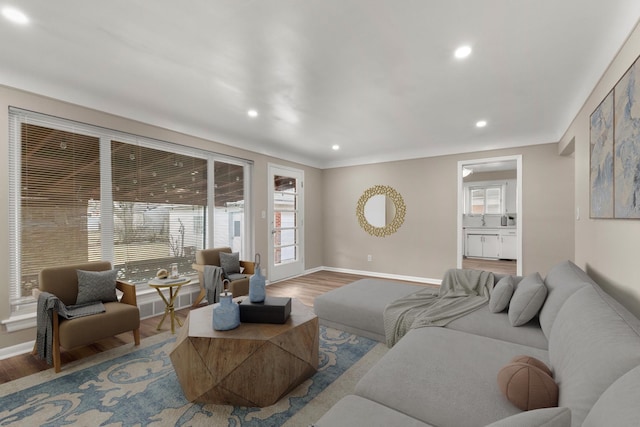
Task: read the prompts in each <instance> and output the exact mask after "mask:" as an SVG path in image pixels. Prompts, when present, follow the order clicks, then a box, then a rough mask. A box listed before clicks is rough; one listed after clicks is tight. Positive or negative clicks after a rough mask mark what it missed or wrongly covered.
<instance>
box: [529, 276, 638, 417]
mask: <svg viewBox="0 0 640 427" xmlns="http://www.w3.org/2000/svg"><path fill="white" fill-rule="evenodd" d="M534 356H535V355H534ZM549 359H550V361H551V366H552V367H553V370H554V374H555V380H556V382H557V383H558V384H560V396H559V401H558V403H559V405H560V406H566V407H568V408H570V409H571V412H572V424H573V425H574V426H579V425H581V424H582V422H583V420H584V419H585V417H586V416H587V413H588V412H589V410H591V407H592V406H593V405H594V404H595V403H596V401H597V400H598V399H599V398H600V396H601V395H602V393H604V391H605V390H606V389H607V388H608V387H609V386H610V385H611V384H613V383H614V381H616V380H617V379H618V378H619V377H621V376H622V375H623V374H624V373H626V372H628V371H629V370H630V369H632V368H634V367H636V366H638V365H640V320H638V319H636V318H634V317H633V316H631V315H630V314H629V313H628V311H626V310H625V309H624V308H623V307H622V306H620V304H619V303H617V302H616V301H614V300H613V299H612V298H611V297H609V296H608V295H606V294H604V293H602V292H599V291H598V290H597V289H596V288H594V287H591V286H588V287H584V288H582V289H579V290H577V291H576V292H574V293H573V294H572V295H571V296H570V297H569V298H567V300H566V302H565V303H564V304H563V305H562V307H561V309H560V311H559V312H558V315H557V316H556V319H555V322H554V324H553V328H552V329H551V336H550V337H549Z"/></svg>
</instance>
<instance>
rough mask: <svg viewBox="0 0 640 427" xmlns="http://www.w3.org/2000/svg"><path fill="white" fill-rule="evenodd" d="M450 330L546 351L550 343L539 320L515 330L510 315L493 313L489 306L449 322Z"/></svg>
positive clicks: (534, 319) (447, 326)
mask: <svg viewBox="0 0 640 427" xmlns="http://www.w3.org/2000/svg"><path fill="white" fill-rule="evenodd" d="M445 327H446V328H448V329H455V330H456V331H462V332H468V333H470V334H475V335H482V336H485V337H489V338H495V339H498V340H502V341H509V342H512V343H515V344H522V345H526V346H530V347H536V348H540V349H543V350H546V349H547V347H548V345H549V343H548V341H547V337H545V336H544V334H543V333H542V330H541V329H540V323H538V318H537V317H534V318H533V319H531V320H530V321H529V322H528V323H526V324H524V325H522V326H519V327H517V328H514V327H513V326H511V323H510V322H509V314H508V313H507V312H506V311H504V312H502V313H492V312H490V311H489V307H488V306H484V307H481V308H479V309H477V310H475V311H473V312H471V313H469V314H467V315H465V316H463V317H461V318H459V319H456V320H453V321H452V322H449V324H447V325H446V326H445ZM505 362H506V361H505Z"/></svg>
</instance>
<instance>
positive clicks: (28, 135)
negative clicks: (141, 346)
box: [9, 108, 252, 311]
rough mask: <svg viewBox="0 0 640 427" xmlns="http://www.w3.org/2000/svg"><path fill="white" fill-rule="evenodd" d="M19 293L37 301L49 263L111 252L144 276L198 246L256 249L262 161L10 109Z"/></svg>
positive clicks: (136, 277)
mask: <svg viewBox="0 0 640 427" xmlns="http://www.w3.org/2000/svg"><path fill="white" fill-rule="evenodd" d="M9 140H10V144H9V157H10V159H9V160H10V161H9V164H10V170H9V176H10V177H9V181H10V189H9V197H10V213H9V218H10V222H11V224H10V233H9V234H10V236H9V245H10V253H11V255H10V260H9V264H10V269H11V271H10V274H9V275H10V292H9V295H10V300H11V304H12V310H14V311H15V309H16V307H19V306H20V304H22V303H23V302H24V303H31V302H33V298H32V297H31V295H32V294H31V291H32V289H34V288H36V287H37V286H38V284H37V276H38V273H39V271H40V270H41V269H42V268H43V267H47V266H57V265H63V264H74V263H82V262H86V261H92V260H99V259H106V260H109V261H111V262H112V264H113V265H114V267H115V268H117V269H118V270H119V272H120V273H119V274H120V277H121V278H124V279H126V280H131V281H133V282H135V283H144V284H146V282H147V281H148V279H149V278H151V277H153V276H154V275H155V273H156V271H157V270H158V269H159V268H167V267H169V265H170V264H171V263H173V262H177V263H178V264H179V272H180V273H181V274H189V273H192V272H193V271H192V270H191V264H192V263H193V262H194V260H195V251H196V250H197V249H202V248H204V247H207V246H208V245H207V242H209V243H210V244H211V243H213V244H214V245H215V246H230V247H231V248H232V249H233V250H234V251H237V252H240V253H241V255H243V256H244V255H245V253H247V254H249V253H252V250H251V244H252V239H251V238H250V231H251V230H252V225H251V221H247V220H246V218H245V210H246V209H247V208H248V205H249V203H250V200H249V199H250V186H249V184H250V179H249V178H250V176H251V166H252V162H251V161H248V160H244V159H237V158H233V157H229V156H224V155H220V154H217V153H212V152H207V151H204V150H199V149H195V148H191V147H185V146H181V145H177V144H175V143H169V142H166V141H159V140H154V139H150V138H143V137H138V136H136V135H131V134H126V133H122V132H118V131H113V130H110V129H105V128H100V127H96V126H92V125H88V124H83V123H78V122H73V121H69V120H65V119H59V118H56V117H52V116H47V115H43V114H39V113H34V112H31V111H25V110H21V109H16V108H10V110H9Z"/></svg>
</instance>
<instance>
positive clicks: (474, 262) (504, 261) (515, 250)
mask: <svg viewBox="0 0 640 427" xmlns="http://www.w3.org/2000/svg"><path fill="white" fill-rule="evenodd" d="M457 172H458V215H457V228H458V230H457V237H458V245H457V246H458V254H457V260H458V261H457V266H458V268H472V269H480V270H488V271H493V272H495V273H503V274H518V275H521V274H522V156H521V155H517V156H504V157H493V158H487V159H475V160H464V161H460V162H458V171H457Z"/></svg>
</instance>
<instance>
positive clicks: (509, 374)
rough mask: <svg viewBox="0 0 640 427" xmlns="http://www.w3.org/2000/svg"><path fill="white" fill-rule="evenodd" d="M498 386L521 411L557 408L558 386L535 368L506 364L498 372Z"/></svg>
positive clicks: (516, 363) (518, 364) (544, 373)
mask: <svg viewBox="0 0 640 427" xmlns="http://www.w3.org/2000/svg"><path fill="white" fill-rule="evenodd" d="M498 386H499V387H500V391H501V392H502V394H504V395H505V397H506V398H507V399H508V400H509V402H511V403H513V404H514V405H515V406H516V407H517V408H519V409H521V410H523V411H529V410H532V409H540V408H550V407H552V406H558V385H557V384H556V383H555V381H553V378H551V376H550V375H548V374H547V373H546V372H544V371H543V370H542V369H540V368H536V367H535V366H532V365H528V364H526V363H520V362H515V363H509V364H507V365H506V366H504V367H503V368H502V369H500V372H498Z"/></svg>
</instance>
